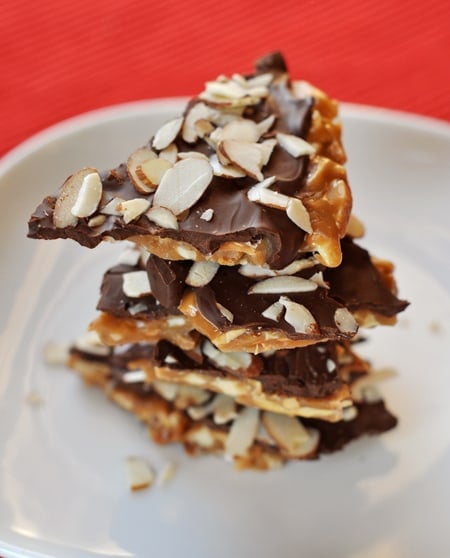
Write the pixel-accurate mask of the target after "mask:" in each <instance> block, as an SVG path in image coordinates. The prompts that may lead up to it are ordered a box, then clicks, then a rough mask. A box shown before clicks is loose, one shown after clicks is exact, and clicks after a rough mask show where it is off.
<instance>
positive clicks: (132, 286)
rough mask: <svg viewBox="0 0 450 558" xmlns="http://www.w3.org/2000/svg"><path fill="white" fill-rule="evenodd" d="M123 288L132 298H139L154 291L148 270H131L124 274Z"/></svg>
mask: <svg viewBox="0 0 450 558" xmlns="http://www.w3.org/2000/svg"><path fill="white" fill-rule="evenodd" d="M122 290H123V292H124V293H125V294H126V296H129V297H130V298H139V297H141V296H145V295H148V294H150V293H151V292H152V290H151V287H150V282H149V280H148V275H147V272H146V271H143V270H140V271H129V272H128V273H124V274H123V275H122Z"/></svg>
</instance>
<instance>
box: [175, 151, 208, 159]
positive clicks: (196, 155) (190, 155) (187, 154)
mask: <svg viewBox="0 0 450 558" xmlns="http://www.w3.org/2000/svg"><path fill="white" fill-rule="evenodd" d="M178 159H203V160H204V161H209V159H208V157H207V156H206V155H205V154H204V153H200V152H199V151H180V152H179V153H178Z"/></svg>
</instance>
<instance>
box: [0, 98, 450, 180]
mask: <svg viewBox="0 0 450 558" xmlns="http://www.w3.org/2000/svg"><path fill="white" fill-rule="evenodd" d="M188 100H189V97H184V96H183V97H161V98H155V99H148V100H140V101H131V102H126V103H118V104H113V105H108V106H104V107H101V108H97V109H94V110H90V111H87V112H82V113H80V114H77V115H74V116H71V117H70V118H66V119H64V120H61V121H60V122H57V123H55V124H52V125H50V126H48V127H46V128H44V129H42V130H40V131H38V132H37V133H35V134H33V135H31V136H30V137H28V138H27V139H25V140H24V141H22V142H21V143H19V144H18V145H17V146H15V147H13V148H12V149H11V150H9V151H8V152H6V153H5V154H4V155H3V156H2V157H0V180H1V179H2V178H3V176H4V175H6V174H7V173H8V172H9V171H11V169H13V168H14V167H15V166H16V165H19V164H21V163H22V161H23V160H24V159H25V158H26V157H28V156H30V155H32V154H33V153H35V152H37V151H39V150H40V149H43V148H45V147H46V146H47V145H49V144H51V143H52V142H54V141H56V140H58V139H61V138H63V137H66V136H68V135H70V134H71V133H74V132H76V131H80V130H82V129H86V128H89V127H92V126H96V125H99V124H101V123H104V122H110V121H113V120H120V119H123V118H126V117H129V116H132V115H135V114H136V115H138V114H142V112H143V111H148V110H157V109H175V108H180V105H182V104H184V103H186V102H187V101H188ZM339 109H340V110H339V118H340V119H357V120H361V119H366V120H369V121H372V122H373V121H376V122H379V123H380V124H387V125H394V126H406V127H410V128H412V129H414V130H416V131H422V132H423V131H429V132H431V133H435V134H439V135H444V136H446V137H447V138H448V139H449V140H450V122H446V121H445V120H441V119H439V118H434V117H431V116H425V115H421V114H416V113H410V112H406V111H401V110H394V109H390V108H385V107H378V106H373V105H365V104H357V103H345V102H341V103H339Z"/></svg>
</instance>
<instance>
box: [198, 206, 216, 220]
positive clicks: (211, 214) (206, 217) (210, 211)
mask: <svg viewBox="0 0 450 558" xmlns="http://www.w3.org/2000/svg"><path fill="white" fill-rule="evenodd" d="M213 217H214V209H211V208H210V207H209V208H208V209H205V211H204V212H203V213H202V214H201V215H200V219H203V221H211V219H212V218H213Z"/></svg>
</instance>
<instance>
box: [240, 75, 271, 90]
mask: <svg viewBox="0 0 450 558" xmlns="http://www.w3.org/2000/svg"><path fill="white" fill-rule="evenodd" d="M272 81H273V74H271V73H265V74H257V75H256V76H253V77H251V78H247V79H246V80H245V83H246V87H250V88H253V87H267V86H269V85H270V84H271V83H272Z"/></svg>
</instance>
